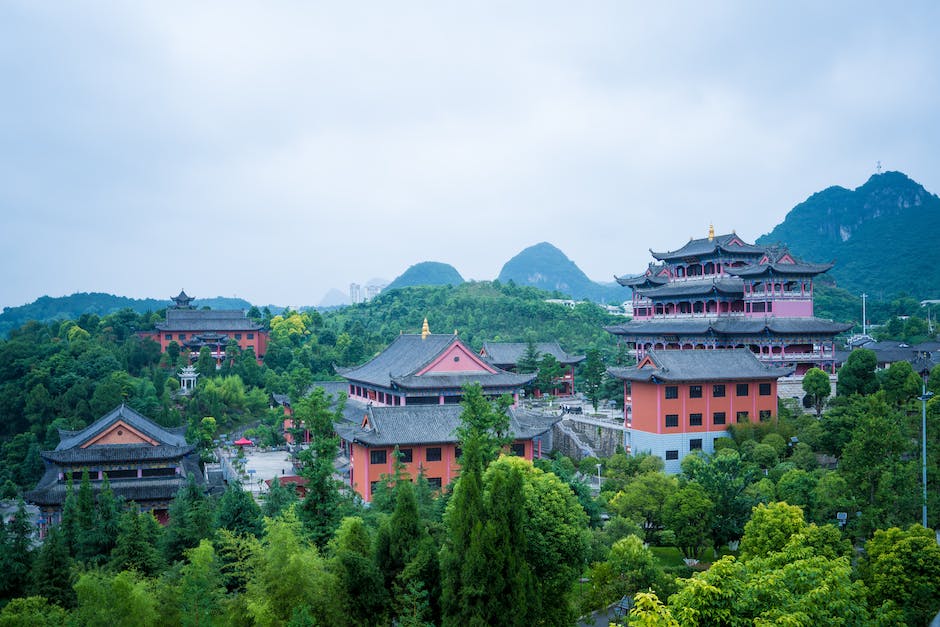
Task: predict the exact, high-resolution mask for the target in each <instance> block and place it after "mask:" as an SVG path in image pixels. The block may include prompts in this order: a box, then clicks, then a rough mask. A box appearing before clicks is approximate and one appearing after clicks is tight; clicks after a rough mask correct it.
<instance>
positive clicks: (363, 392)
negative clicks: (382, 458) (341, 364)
mask: <svg viewBox="0 0 940 627" xmlns="http://www.w3.org/2000/svg"><path fill="white" fill-rule="evenodd" d="M336 372H337V374H339V375H340V376H342V377H343V378H344V379H346V380H347V381H348V382H349V389H348V394H349V398H350V399H354V400H361V401H364V402H366V403H372V404H373V405H389V406H402V405H446V404H448V403H459V402H460V398H461V396H462V394H463V389H462V388H463V386H464V385H466V384H468V383H479V384H480V385H481V386H483V393H484V394H486V395H487V396H488V397H491V398H498V397H500V396H502V395H503V394H510V395H512V397H513V401H514V402H518V400H519V392H521V391H522V388H523V386H525V385H526V384H527V383H529V382H531V381H532V380H533V379H535V374H515V373H512V372H507V371H505V370H502V369H500V368H497V367H496V366H494V365H492V364H490V363H487V362H486V361H485V360H484V359H483V358H481V357H480V356H479V355H477V354H476V353H475V352H474V351H472V350H471V349H470V348H468V347H467V346H466V345H465V344H464V343H463V342H461V341H460V338H458V337H457V334H456V333H455V334H454V335H448V334H439V333H431V332H430V330H429V329H428V321H427V320H425V321H424V327H423V328H422V331H421V334H420V335H418V334H402V335H399V336H398V337H397V338H395V340H394V341H393V342H392V343H391V344H389V346H388V348H386V349H385V350H384V351H382V352H381V353H380V354H379V355H377V356H376V357H375V358H374V359H372V360H371V361H369V362H367V363H365V364H363V365H361V366H357V367H355V368H337V369H336Z"/></svg>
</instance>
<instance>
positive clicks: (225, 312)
mask: <svg viewBox="0 0 940 627" xmlns="http://www.w3.org/2000/svg"><path fill="white" fill-rule="evenodd" d="M172 300H173V306H172V307H168V308H167V310H166V321H165V322H158V323H157V324H156V325H154V326H155V328H156V331H154V332H152V333H144V334H141V335H146V336H148V337H150V338H151V339H153V340H154V341H155V342H157V343H158V344H160V351H161V352H164V353H165V352H166V349H167V347H168V346H169V345H170V343H171V342H176V343H177V345H179V347H180V349H181V350H183V351H186V352H188V353H189V355H190V359H192V360H195V359H196V358H197V357H198V356H199V351H200V350H201V349H202V347H203V346H208V347H209V348H210V349H211V350H212V356H213V357H214V358H215V359H216V362H217V363H218V364H221V363H222V360H223V359H224V358H225V347H226V346H227V345H228V343H229V342H235V343H236V344H238V347H239V348H240V349H242V350H248V349H249V348H250V349H252V350H253V351H254V353H255V357H256V358H257V359H258V361H259V362H260V361H261V359H262V358H263V357H264V354H265V352H266V350H267V348H268V332H267V330H265V329H264V327H262V326H261V325H260V324H258V323H257V322H255V321H254V320H252V319H250V318H248V316H246V315H245V312H244V311H242V310H240V309H195V308H194V307H193V306H192V304H191V303H192V300H193V299H192V297H191V296H187V294H186V292H185V291H182V290H181V291H180V293H179V295H178V296H175V297H173V299H172Z"/></svg>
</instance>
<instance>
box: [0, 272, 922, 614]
mask: <svg viewBox="0 0 940 627" xmlns="http://www.w3.org/2000/svg"><path fill="white" fill-rule="evenodd" d="M545 296H546V295H545V293H542V292H539V291H537V290H534V289H532V288H524V287H519V286H516V285H513V284H500V283H496V282H494V283H469V284H465V285H461V286H459V287H435V288H407V289H402V290H395V291H393V292H389V293H387V294H383V295H381V296H379V297H378V298H377V299H376V300H374V301H373V302H372V303H369V304H365V305H358V306H354V307H348V308H345V309H342V310H338V311H336V312H330V313H323V314H321V313H317V312H293V311H287V312H284V313H283V314H282V315H277V316H274V315H271V312H269V311H267V312H266V311H264V310H258V309H256V308H255V309H252V310H251V312H250V315H251V316H253V317H255V318H257V319H258V320H260V321H261V322H262V323H264V324H266V325H268V326H269V328H270V330H271V343H270V346H269V349H268V354H267V355H265V358H264V361H263V363H262V364H258V362H257V360H256V359H255V356H254V355H253V354H252V353H251V352H250V351H249V352H243V353H242V352H239V351H237V349H236V347H234V346H231V347H229V350H231V351H232V355H233V359H231V360H230V361H228V360H227V361H226V363H225V364H224V366H223V367H222V368H221V369H219V370H217V369H216V368H215V364H214V362H213V360H212V359H211V357H210V356H209V355H207V354H203V355H200V358H199V360H198V361H197V362H196V366H197V369H198V370H199V372H200V373H201V375H202V376H200V380H199V385H198V387H197V389H196V391H195V393H194V394H192V395H191V396H190V397H178V396H176V395H175V394H174V392H175V391H176V390H177V389H178V387H179V384H178V381H177V380H176V379H175V374H176V371H177V369H178V367H179V366H180V365H181V364H182V363H184V362H185V357H181V356H180V354H179V353H178V351H176V350H171V351H170V352H168V353H167V354H166V355H161V354H160V352H159V350H158V348H157V346H156V344H154V343H153V342H150V341H149V340H141V339H140V338H139V337H138V336H137V335H136V331H138V330H144V329H148V328H151V327H152V324H153V323H154V322H155V321H157V320H159V319H160V315H161V314H160V313H159V312H158V313H155V314H143V315H141V314H137V313H134V312H133V311H130V310H123V311H120V312H117V313H113V314H109V315H106V316H103V317H99V316H97V315H94V314H85V315H82V316H80V317H78V318H77V319H75V320H67V321H56V322H49V323H39V322H31V323H27V324H26V325H24V326H22V327H20V328H18V329H16V330H14V331H13V332H12V333H11V335H10V338H9V339H8V340H0V439H2V450H0V459H2V465H0V486H2V492H3V496H4V497H5V498H7V499H12V502H13V503H15V502H16V499H17V497H18V495H20V494H22V493H23V492H24V491H25V490H26V489H28V488H30V487H32V484H33V483H35V480H36V479H37V478H38V477H39V475H40V474H41V469H42V462H41V459H40V458H39V451H40V450H44V449H48V448H53V447H54V446H55V444H56V443H57V442H58V435H57V429H58V428H66V429H74V428H80V427H82V426H85V425H86V424H88V423H89V422H90V421H92V420H94V419H96V418H98V417H99V416H101V415H102V414H104V413H105V412H107V411H108V410H110V409H112V408H113V407H114V406H115V405H117V404H118V403H120V402H122V401H125V402H127V403H128V404H130V405H131V406H133V407H134V408H135V409H137V410H139V411H141V412H142V413H144V414H145V415H148V416H150V417H151V418H153V419H155V420H157V421H158V422H160V423H161V424H164V425H167V426H175V425H182V424H185V425H187V426H188V427H189V439H190V441H192V442H194V443H197V444H199V445H200V446H203V447H206V448H208V447H209V446H210V445H211V442H212V439H213V437H214V436H215V435H216V430H217V429H220V430H223V431H228V430H231V429H234V428H236V427H245V426H250V427H251V428H252V429H253V434H254V435H255V436H256V437H258V438H259V439H260V440H262V441H264V442H265V443H268V444H277V443H278V442H279V440H278V438H279V437H280V433H279V428H277V426H276V425H277V423H278V421H279V420H280V418H281V417H282V416H281V415H280V412H279V411H275V410H271V409H269V407H270V405H271V401H270V396H269V395H270V394H271V393H273V392H277V393H287V394H290V395H291V397H292V398H293V399H294V400H295V411H296V413H297V416H298V418H299V419H302V420H304V421H305V423H306V424H307V425H308V426H310V427H311V431H312V433H313V436H314V438H313V445H312V447H311V448H310V449H309V450H308V451H306V452H305V453H304V456H305V457H304V461H305V464H304V470H303V473H304V475H305V477H306V478H307V479H308V493H307V496H306V497H305V498H303V499H298V498H297V497H296V495H295V494H294V493H293V491H291V490H289V489H283V490H282V489H280V488H279V487H275V488H274V489H272V490H271V492H270V493H269V494H268V495H267V497H266V499H265V500H264V501H263V502H262V503H260V504H259V503H256V502H255V501H254V500H253V499H252V498H251V497H250V495H249V494H248V493H247V492H244V491H242V490H241V489H239V487H238V486H230V487H229V488H228V489H227V490H226V491H225V493H224V494H223V495H221V496H220V497H217V498H216V497H209V496H207V495H205V494H204V493H202V492H201V491H200V490H199V489H198V488H197V487H196V486H195V484H190V485H189V486H187V487H185V488H184V489H183V490H181V492H180V494H179V495H178V496H177V498H176V500H175V501H174V503H173V506H172V510H171V512H170V523H169V525H168V526H166V527H162V526H160V525H159V524H158V523H157V522H156V520H155V519H154V518H153V516H152V515H151V514H149V513H142V512H140V511H139V510H138V509H136V508H135V507H134V506H133V504H131V503H119V502H117V501H116V500H115V499H114V498H113V495H111V494H110V492H109V490H107V489H104V490H103V491H102V492H101V494H100V495H99V497H98V498H97V499H95V498H93V496H92V492H91V490H90V488H89V486H88V481H87V478H83V479H82V480H81V481H76V483H75V485H73V486H72V488H71V495H70V496H69V499H68V501H67V505H66V511H65V513H64V521H63V524H61V525H60V526H59V528H57V529H56V530H55V531H53V532H52V533H51V534H50V535H49V536H48V537H47V538H46V539H45V541H44V542H42V543H41V544H37V543H35V542H34V541H33V540H32V539H31V537H30V532H31V529H30V527H29V524H28V521H27V519H26V516H25V512H24V511H23V510H22V509H20V511H19V512H18V513H15V514H13V516H12V517H11V518H10V520H9V521H7V522H5V523H4V525H3V528H2V534H0V543H2V544H0V572H3V573H5V574H7V576H6V577H4V578H3V580H2V582H0V607H2V610H0V626H5V625H61V624H75V625H105V624H108V625H123V624H134V625H157V624H160V625H164V624H170V625H172V624H185V625H192V624H200V625H209V624H232V625H256V624H257V625H312V624H329V625H362V624H376V625H384V624H392V623H394V624H398V625H435V624H444V625H468V624H469V625H488V624H520V625H521V624H525V625H533V624H534V625H540V624H544V625H570V624H572V623H573V622H574V620H575V618H576V617H577V616H579V615H581V614H584V613H586V612H589V611H592V610H595V609H598V608H602V607H605V606H606V605H607V604H609V603H612V602H614V601H616V600H617V599H619V598H621V597H622V596H624V595H636V597H635V603H636V606H635V607H634V609H633V614H632V618H631V619H630V621H631V624H644V625H670V624H682V625H693V624H728V622H729V621H730V619H731V617H735V619H738V620H741V621H742V623H748V624H752V623H754V622H765V623H770V622H774V623H785V624H794V625H819V624H832V623H836V622H841V623H847V624H858V625H868V624H884V625H898V624H907V625H912V626H913V625H923V624H926V622H927V621H928V620H929V617H930V616H931V615H932V614H933V613H935V612H936V611H937V610H938V609H940V608H938V607H936V590H938V589H940V548H938V547H937V544H936V541H935V539H934V536H933V532H932V531H928V530H925V529H923V528H922V527H920V526H919V525H917V524H916V523H918V522H919V521H920V513H921V501H920V484H919V477H920V475H919V469H920V456H919V455H920V453H919V451H920V410H921V403H920V401H918V400H917V397H918V395H919V394H920V385H921V382H920V379H919V377H918V376H917V375H916V374H915V373H914V372H913V370H912V369H911V368H910V366H909V364H906V363H902V364H896V365H895V366H892V367H891V368H889V369H887V370H884V371H878V372H876V370H875V365H876V364H875V360H874V359H873V354H871V353H870V351H864V350H861V351H856V353H853V356H852V358H851V359H850V360H849V362H847V363H846V365H845V366H844V367H843V369H842V370H841V371H840V373H839V385H838V389H839V396H838V397H836V398H834V399H831V400H829V401H827V400H826V397H827V395H828V394H827V392H826V390H823V389H820V388H819V387H812V386H810V387H809V388H808V389H807V392H809V393H811V394H816V395H818V397H819V403H818V410H819V417H818V418H817V417H816V412H813V413H812V414H804V413H802V412H801V411H799V409H798V408H796V407H792V406H789V405H787V404H786V403H784V404H782V405H781V408H780V411H779V416H778V417H777V419H775V420H773V421H767V422H760V423H755V424H751V423H742V424H736V425H733V426H732V427H731V429H730V435H731V436H732V437H730V438H726V439H722V440H719V441H718V442H719V444H716V449H717V450H716V451H715V453H714V454H712V455H692V456H690V457H688V458H687V459H686V460H684V462H683V465H682V472H681V473H680V474H679V475H667V474H665V473H664V472H663V470H662V462H661V461H660V460H659V459H658V458H655V457H650V456H647V455H642V454H641V455H634V456H631V455H626V454H624V453H623V452H618V453H617V454H615V455H614V456H612V457H610V458H607V459H585V460H581V461H580V462H578V463H575V462H573V461H572V460H570V459H568V458H564V457H559V458H555V459H545V460H537V461H536V462H535V463H534V464H532V463H529V462H527V461H525V460H520V459H517V458H513V457H506V456H502V455H500V452H501V450H502V445H503V440H501V438H500V437H499V435H498V434H501V433H504V432H505V428H504V424H505V422H504V421H505V415H504V414H503V413H502V411H501V406H500V405H499V404H490V403H488V402H487V401H485V400H484V399H483V398H482V395H481V394H480V393H479V390H474V389H468V390H467V391H466V397H465V402H464V408H465V411H464V416H463V423H464V424H463V428H462V429H461V448H462V451H463V455H464V457H462V459H461V465H462V468H463V469H464V471H463V473H462V476H461V478H460V479H459V481H457V482H455V483H454V484H452V485H451V487H450V489H448V490H446V491H445V492H444V493H443V494H438V493H435V492H434V491H432V490H431V489H430V487H429V486H428V484H427V482H426V481H424V480H423V479H422V478H421V477H418V478H417V480H416V481H414V482H412V481H410V480H408V479H407V478H405V477H403V476H402V475H401V474H400V472H399V473H395V474H393V475H392V476H389V477H387V481H386V482H385V483H384V484H383V485H381V486H380V489H379V490H378V494H377V495H376V498H375V501H374V503H373V504H372V506H371V507H369V508H364V507H362V505H361V504H360V503H357V502H356V501H355V500H353V499H352V498H351V497H350V495H349V494H348V493H347V492H345V491H344V490H343V489H342V487H341V486H340V485H337V483H336V482H335V481H334V479H333V478H332V465H331V460H332V458H333V455H334V454H335V451H336V447H337V441H336V439H335V436H334V433H333V430H332V421H333V420H334V419H335V417H336V415H337V414H336V412H337V411H338V408H337V406H336V404H335V401H337V400H339V402H342V401H341V399H328V398H327V397H326V396H325V394H324V393H323V392H322V390H321V389H319V388H314V389H313V391H312V392H310V393H308V391H309V390H310V386H311V384H312V383H313V382H314V381H316V380H322V379H325V378H329V377H330V376H331V375H332V372H333V371H332V366H333V364H337V365H351V364H355V363H360V362H362V361H364V360H365V359H368V358H370V357H371V356H372V355H374V354H375V353H376V352H377V351H379V350H381V348H383V347H384V346H385V345H386V344H387V343H388V342H389V341H390V340H391V339H393V338H394V337H395V336H396V335H397V334H398V333H400V332H417V331H418V330H419V329H420V325H421V321H422V320H423V319H424V318H425V317H427V318H428V320H429V323H430V324H431V327H432V330H434V331H438V332H451V331H453V330H455V329H456V330H457V331H458V333H459V334H460V336H461V337H462V338H463V339H464V340H465V341H467V342H468V343H469V344H470V345H471V346H472V347H473V348H479V346H480V345H481V344H482V342H483V341H485V340H507V341H525V340H528V339H531V340H533V341H550V340H559V341H560V342H561V343H562V346H563V347H565V348H566V349H567V350H568V351H569V352H587V351H592V352H593V351H594V350H597V351H598V353H599V354H600V355H602V356H603V357H604V358H605V359H606V360H607V361H608V363H611V362H612V361H613V360H615V359H617V358H618V355H617V350H616V345H615V343H614V341H613V339H612V338H611V337H610V336H609V335H608V334H607V333H606V332H604V331H603V329H602V327H603V325H605V324H611V323H615V322H616V321H618V320H621V319H620V318H616V317H611V316H608V315H607V314H606V313H605V312H604V311H603V310H601V309H600V308H598V307H596V306H593V305H579V306H578V307H575V308H574V309H569V308H566V307H562V306H558V305H551V304H548V303H545V302H544V298H545ZM909 304H910V303H907V302H906V301H903V300H901V299H899V302H898V306H899V307H904V306H907V305H909ZM905 324H907V322H905ZM901 330H902V331H904V329H903V328H902V329H901ZM912 330H915V331H916V330H917V329H912ZM810 379H811V380H812V379H813V378H812V377H810ZM822 379H823V380H822V381H817V382H816V383H814V384H812V385H821V384H822V383H823V382H824V383H825V385H828V378H826V377H823V378H822ZM579 381H583V378H579ZM928 386H929V388H930V389H931V390H933V391H935V392H940V371H935V372H933V373H932V374H931V376H930V379H929V382H928ZM926 411H927V433H928V440H927V453H928V482H929V485H930V488H931V489H930V492H929V502H928V512H929V520H928V522H929V524H930V526H931V527H936V526H937V524H938V522H940V491H938V490H937V488H936V486H937V485H938V484H940V467H938V460H940V401H937V400H931V401H930V402H929V403H928V404H927V406H926ZM209 416H211V417H213V418H214V420H212V421H207V420H205V419H206V417H209ZM596 464H600V465H601V473H602V476H603V483H602V484H601V486H600V491H599V493H597V494H596V495H595V494H592V491H591V490H590V489H589V487H588V485H587V478H588V477H590V476H592V475H594V474H595V473H596ZM840 512H844V513H845V516H844V517H842V519H840V517H839V513H840Z"/></svg>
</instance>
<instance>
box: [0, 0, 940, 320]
mask: <svg viewBox="0 0 940 627" xmlns="http://www.w3.org/2000/svg"><path fill="white" fill-rule="evenodd" d="M313 4H314V3H306V2H275V3H271V2H252V3H235V2H224V3H222V2H220V3H211V2H199V3H192V2H182V3H171V2H150V3H144V2H114V3H108V2H90V3H84V2H64V3H63V2H35V1H33V0H25V1H23V2H17V1H16V0H14V1H13V2H4V3H3V4H2V5H0V80H2V91H0V210H2V212H3V223H2V227H0V307H3V306H10V305H20V304H24V303H27V302H30V301H32V300H34V299H36V298H37V297H39V296H42V295H44V294H48V295H51V296H62V295H66V294H70V293H73V292H83V291H103V292H110V293H114V294H119V295H125V296H132V297H158V298H162V297H170V296H172V295H174V294H176V293H177V292H178V291H179V290H180V288H185V289H186V291H187V292H188V293H189V294H190V295H193V296H196V297H197V298H198V297H211V296H217V295H221V296H240V297H243V298H246V299H248V300H250V301H252V302H253V303H256V304H268V303H273V304H280V305H287V304H290V305H306V304H317V303H319V302H320V299H321V298H322V297H323V295H324V294H325V293H326V292H327V290H329V289H330V288H332V287H336V288H339V289H341V290H342V291H344V292H345V291H347V290H348V285H349V283H350V282H351V281H356V282H360V283H365V282H366V281H368V280H369V279H370V278H373V277H382V278H386V279H393V278H394V277H395V276H397V275H399V274H400V273H401V272H403V271H404V270H405V269H406V268H407V267H408V266H410V265H412V264H414V263H417V262H420V261H427V260H429V261H441V262H445V263H450V264H452V265H454V266H455V267H456V268H457V270H458V271H459V272H460V273H461V274H462V275H463V276H464V278H467V279H479V280H483V279H492V278H494V277H495V276H496V275H497V274H498V273H499V271H500V268H501V267H502V265H503V264H504V263H505V262H506V261H507V260H508V259H509V258H511V257H512V256H513V255H515V254H516V253H518V252H519V251H520V250H522V249H523V248H525V247H527V246H530V245H532V244H535V243H538V242H541V241H549V242H552V243H553V244H555V245H556V246H558V247H559V248H560V249H561V250H562V251H564V252H565V254H567V255H568V257H570V258H571V259H572V260H573V261H575V262H576V263H577V264H578V265H579V266H580V267H581V268H582V269H583V270H584V271H585V272H586V273H587V274H588V276H590V277H591V278H593V279H595V280H604V281H609V280H612V277H613V275H614V274H618V275H619V274H625V273H632V272H640V271H642V270H643V269H644V268H645V267H646V264H647V263H648V262H649V261H650V256H649V252H648V249H650V248H652V249H654V250H664V249H674V248H677V247H679V246H681V245H682V244H683V243H684V242H686V241H687V240H688V239H689V237H691V236H695V237H703V236H705V235H706V233H707V230H708V225H709V224H710V223H714V225H715V228H716V230H717V231H718V232H719V233H723V232H729V231H731V230H736V231H737V232H738V233H739V234H740V235H742V236H744V238H745V239H748V240H750V241H753V240H754V239H756V238H757V237H759V236H760V235H762V234H764V233H767V232H769V231H770V230H771V229H772V228H773V227H774V226H775V225H776V224H777V223H779V222H780V221H781V220H782V219H783V217H784V216H785V215H786V213H787V211H788V210H789V209H791V208H792V207H793V206H794V205H795V204H797V203H799V202H801V201H802V200H804V199H805V198H806V197H808V196H809V195H811V194H812V193H814V192H816V191H819V190H822V189H824V188H826V187H828V186H830V185H842V186H844V187H849V188H855V187H857V186H859V185H861V184H863V183H864V182H865V181H866V180H867V179H868V177H869V176H870V175H871V174H872V173H873V172H874V170H875V164H876V162H877V161H879V160H880V161H881V162H882V164H883V166H884V168H885V169H890V170H901V171H903V172H905V173H907V174H908V175H909V176H911V177H912V178H914V179H915V180H917V181H919V182H920V183H922V184H923V185H924V186H925V187H927V189H928V190H930V191H931V192H934V193H937V192H938V191H940V150H938V147H940V95H938V94H940V3H937V2H929V1H928V2H906V3H903V4H901V5H895V4H894V3H888V2H878V3H873V2H825V3H820V2H815V1H814V2H792V1H787V2H774V3H771V2H749V1H742V2H686V3H642V4H641V3H630V2H624V1H615V2H589V3H571V2H566V3H550V2H544V1H539V2H532V3H506V2H495V3H492V4H482V3H457V2H451V3H443V2H428V3H413V2H409V3H404V2H377V3H374V4H370V3H348V2H337V3H316V4H317V5H318V6H316V7H313V6H311V5H313ZM328 4H333V5H334V6H332V7H329V8H327V6H326V5H328ZM470 5H472V6H470ZM651 5H665V6H655V7H653V6H651ZM934 235H936V234H934Z"/></svg>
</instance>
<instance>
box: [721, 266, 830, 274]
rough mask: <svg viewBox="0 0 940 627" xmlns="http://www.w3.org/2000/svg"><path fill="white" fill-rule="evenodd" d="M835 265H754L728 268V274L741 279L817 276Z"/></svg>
mask: <svg viewBox="0 0 940 627" xmlns="http://www.w3.org/2000/svg"><path fill="white" fill-rule="evenodd" d="M834 265H835V264H833V263H763V264H752V265H749V266H745V267H743V268H726V269H725V271H726V272H727V273H728V274H734V275H737V276H740V277H756V276H764V275H770V276H774V275H783V276H815V275H817V274H822V273H823V272H827V271H828V270H829V269H830V268H832V266H834Z"/></svg>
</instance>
